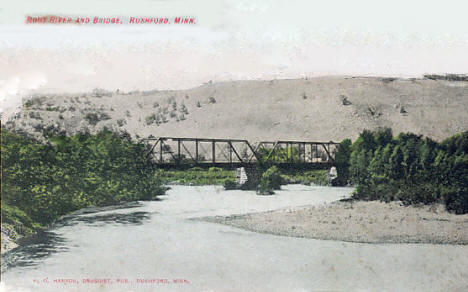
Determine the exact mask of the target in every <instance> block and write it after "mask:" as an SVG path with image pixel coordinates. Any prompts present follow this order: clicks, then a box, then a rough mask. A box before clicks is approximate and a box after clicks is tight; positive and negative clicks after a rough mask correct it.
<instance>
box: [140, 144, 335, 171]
mask: <svg viewBox="0 0 468 292" xmlns="http://www.w3.org/2000/svg"><path fill="white" fill-rule="evenodd" d="M142 142H143V143H145V144H146V145H147V147H148V148H147V149H148V153H147V154H148V158H149V159H150V161H151V162H152V163H153V164H155V165H158V166H161V167H181V166H232V167H237V166H244V165H251V164H258V163H259V162H263V163H271V164H276V165H301V164H302V165H309V166H311V165H315V166H319V165H323V166H330V165H334V164H335V153H336V151H337V146H338V145H339V144H338V143H335V142H332V141H330V142H306V141H261V142H257V143H255V144H254V143H250V142H249V141H248V140H244V139H211V138H179V137H158V138H145V139H143V140H142Z"/></svg>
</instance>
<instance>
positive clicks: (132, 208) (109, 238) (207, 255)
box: [1, 185, 467, 292]
mask: <svg viewBox="0 0 468 292" xmlns="http://www.w3.org/2000/svg"><path fill="white" fill-rule="evenodd" d="M351 192H352V189H351V188H334V187H333V188H332V187H315V186H302V185H288V186H284V187H283V190H281V191H278V192H277V194H276V195H273V196H257V195H256V194H255V193H254V192H248V191H224V190H223V189H222V187H218V186H203V187H194V186H173V187H172V189H171V190H170V191H168V192H167V195H165V196H162V197H161V200H160V201H149V202H139V203H133V204H128V205H126V206H124V207H125V208H122V206H120V207H118V208H117V207H113V208H102V209H98V210H82V211H81V212H79V213H76V214H74V215H71V216H67V217H65V218H63V219H62V220H60V221H59V222H57V223H56V224H55V225H54V226H52V227H51V228H50V229H48V230H47V231H46V232H43V233H41V234H38V235H37V236H34V237H32V238H30V239H28V240H27V241H25V242H23V243H22V245H21V246H20V247H18V248H16V249H14V250H12V251H10V252H9V253H7V254H6V255H5V256H4V257H3V258H2V260H3V261H2V268H3V269H4V271H3V273H2V282H1V288H2V291H288V292H289V291H318V290H321V291H323V290H327V291H330V290H334V291H456V290H457V289H460V291H462V287H466V285H467V279H466V277H465V275H466V269H467V267H466V266H464V263H466V258H465V260H461V259H462V258H463V257H466V254H467V253H466V249H467V247H466V246H455V245H430V244H362V243H349V242H339V241H324V240H314V239H304V238H292V237H282V236H275V235H269V234H260V233H255V232H249V231H244V230H240V229H236V228H233V227H230V226H225V225H221V224H215V223H208V222H204V221H201V220H197V219H196V218H199V217H204V216H212V215H231V214H244V213H250V212H258V211H267V210H275V209H279V208H287V207H297V206H303V205H310V204H323V203H327V202H331V201H334V200H338V199H340V198H344V197H347V196H349V195H350V193H351Z"/></svg>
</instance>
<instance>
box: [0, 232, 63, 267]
mask: <svg viewBox="0 0 468 292" xmlns="http://www.w3.org/2000/svg"><path fill="white" fill-rule="evenodd" d="M19 244H20V246H19V247H17V248H15V249H13V250H11V251H9V252H7V253H6V254H5V255H4V256H3V257H2V266H1V271H2V272H4V271H5V270H6V269H8V268H11V267H27V266H35V265H37V264H38V263H39V262H40V260H41V259H43V258H45V257H47V256H49V255H51V254H53V253H57V252H64V251H66V250H68V248H67V247H66V244H67V240H65V239H64V238H63V237H61V236H59V235H57V234H56V233H55V232H53V231H40V232H38V233H36V234H34V235H32V236H29V237H27V238H23V239H21V240H20V241H19Z"/></svg>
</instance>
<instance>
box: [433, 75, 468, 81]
mask: <svg viewBox="0 0 468 292" xmlns="http://www.w3.org/2000/svg"><path fill="white" fill-rule="evenodd" d="M424 78H426V79H431V80H448V81H468V75H466V74H443V75H440V74H425V75H424Z"/></svg>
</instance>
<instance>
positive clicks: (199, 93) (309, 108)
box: [8, 77, 468, 141]
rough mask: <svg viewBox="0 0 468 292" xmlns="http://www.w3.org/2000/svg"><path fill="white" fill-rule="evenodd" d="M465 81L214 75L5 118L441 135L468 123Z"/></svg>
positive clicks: (30, 129)
mask: <svg viewBox="0 0 468 292" xmlns="http://www.w3.org/2000/svg"><path fill="white" fill-rule="evenodd" d="M467 110H468V82H466V81H445V80H428V79H395V78H378V77H372V78H369V77H320V78H312V79H294V80H271V81H232V82H221V83H207V84H204V85H202V86H200V87H197V88H193V89H189V90H178V91H150V92H131V93H120V92H118V91H117V92H105V91H100V90H96V91H94V92H93V93H88V94H63V95H53V96H45V95H43V96H35V97H34V98H28V99H25V100H24V102H23V108H22V110H21V112H20V113H18V114H17V115H16V116H15V117H14V118H12V119H10V120H9V122H8V127H9V128H12V129H15V130H16V131H24V132H27V133H30V134H33V135H35V136H38V137H39V136H40V135H41V133H42V131H43V129H45V128H49V129H52V128H54V129H55V130H56V131H65V132H66V133H67V134H72V133H75V132H77V131H86V130H87V131H90V132H95V131H97V130H99V129H101V128H103V127H108V128H111V129H114V130H116V131H127V132H129V133H130V134H131V135H132V137H147V136H149V135H153V136H181V137H212V138H224V137H226V138H245V139H249V140H252V141H259V140H275V139H285V140H286V139H291V140H310V141H330V140H332V141H340V140H342V139H343V138H355V137H356V136H357V135H358V134H359V132H360V131H362V130H363V129H365V128H367V129H374V128H377V127H382V126H388V127H392V128H393V130H394V133H395V134H397V133H399V132H406V131H410V132H414V133H417V134H424V135H427V136H430V137H432V138H434V139H439V140H440V139H443V138H446V137H448V136H451V135H453V134H455V133H457V132H461V131H465V130H468V114H467Z"/></svg>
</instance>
